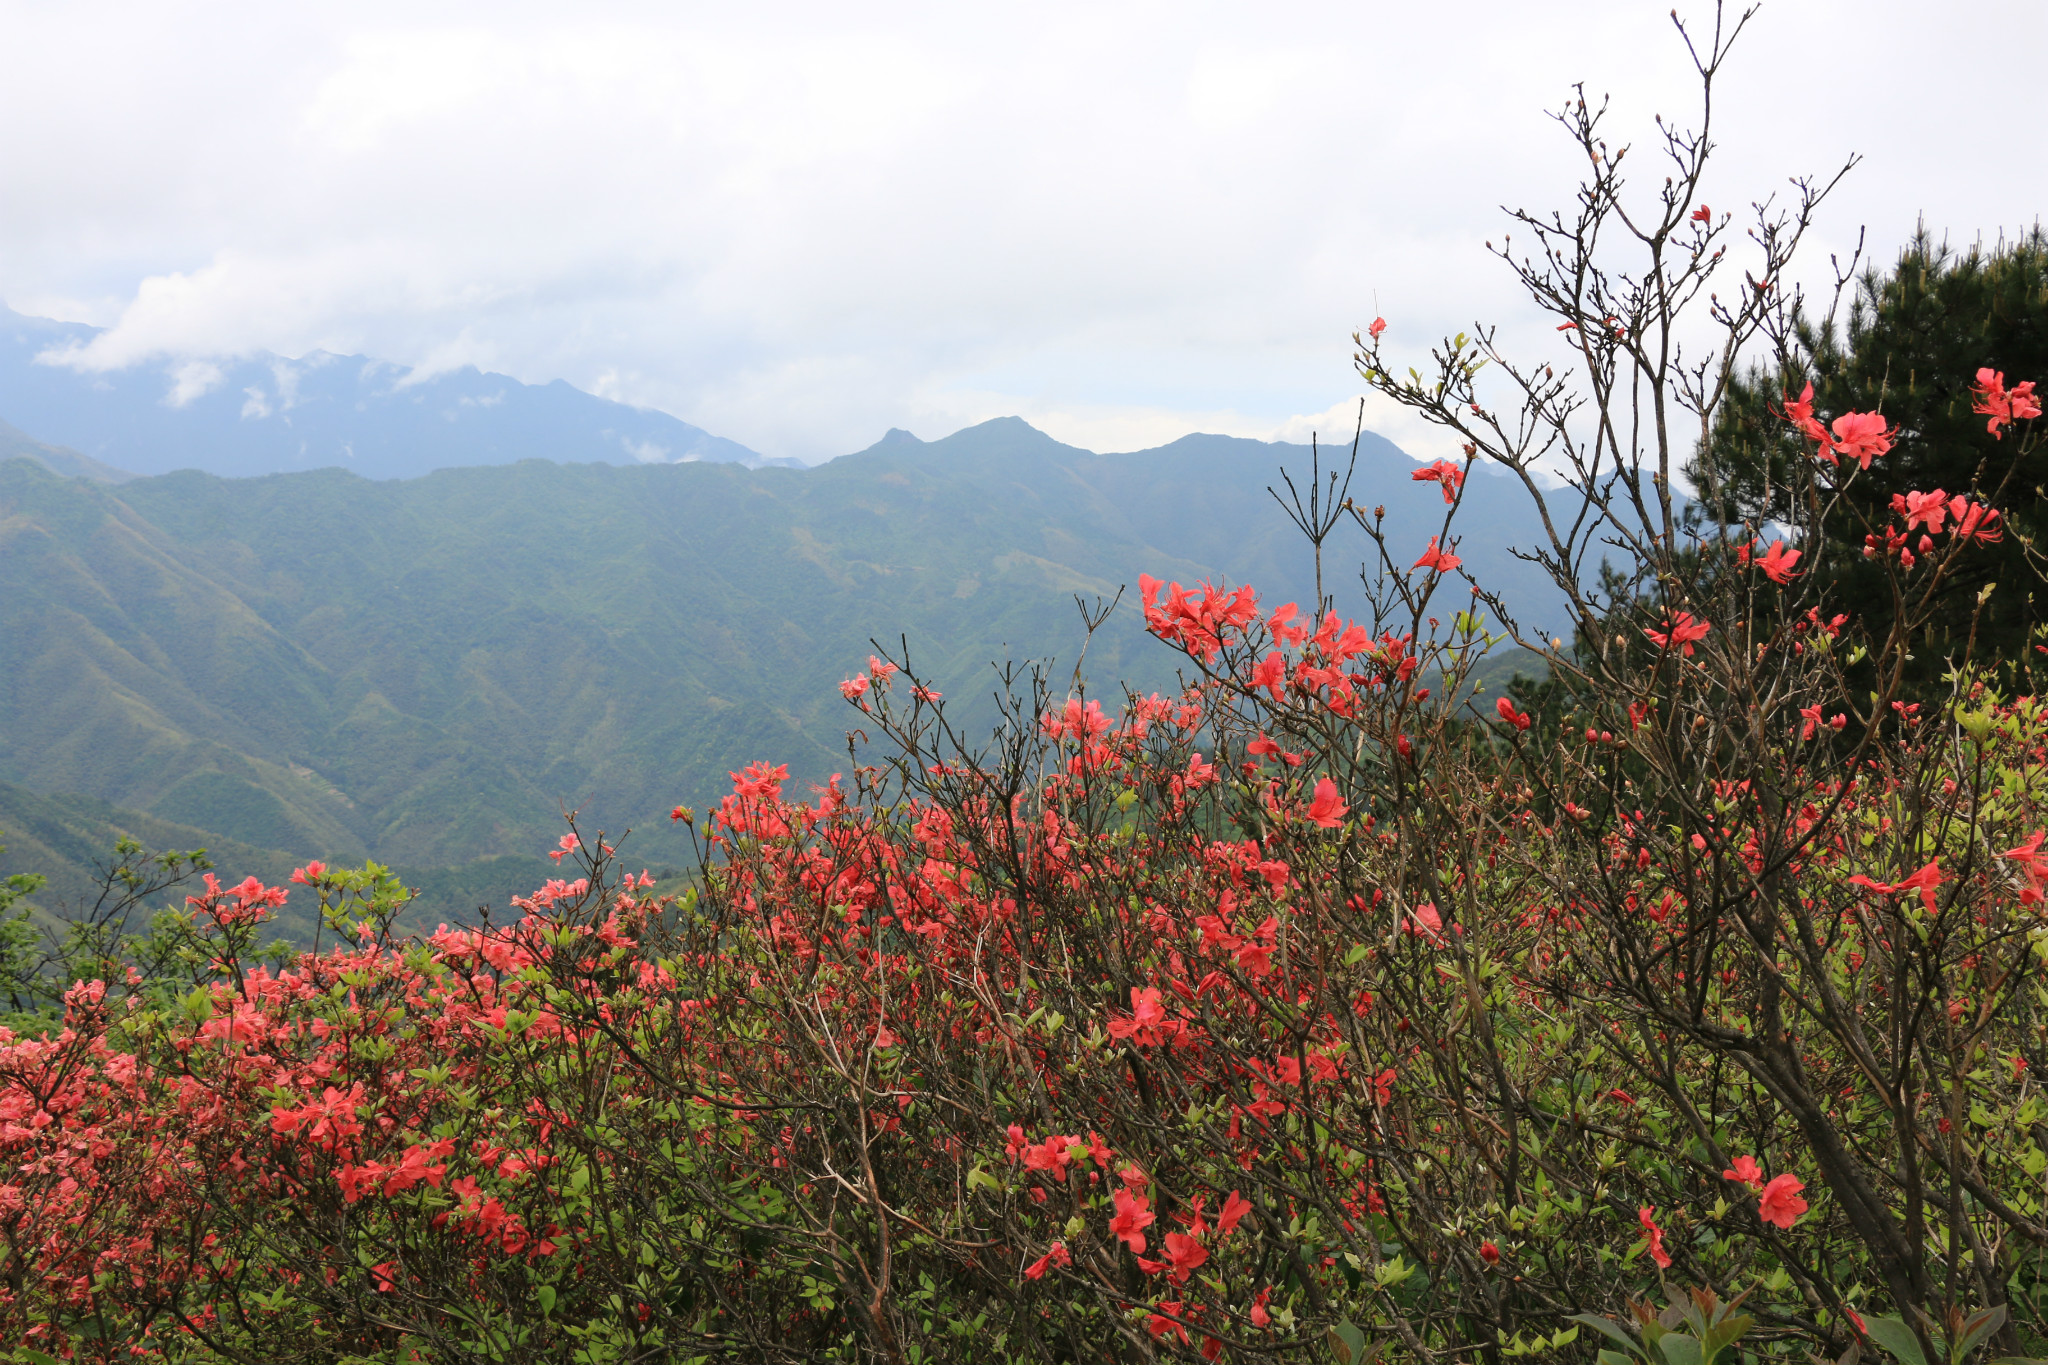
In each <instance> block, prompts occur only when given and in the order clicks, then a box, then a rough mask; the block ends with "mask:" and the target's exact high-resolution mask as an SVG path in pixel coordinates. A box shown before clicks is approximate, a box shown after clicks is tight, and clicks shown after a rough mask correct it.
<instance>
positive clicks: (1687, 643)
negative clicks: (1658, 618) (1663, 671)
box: [1643, 611, 1713, 656]
mask: <svg viewBox="0 0 2048 1365" xmlns="http://www.w3.org/2000/svg"><path fill="white" fill-rule="evenodd" d="M1712 628H1713V627H1712V625H1711V624H1710V623H1709V622H1706V621H1701V620H1696V619H1694V617H1693V614H1692V613H1691V612H1689V611H1681V612H1679V613H1678V614H1677V615H1676V616H1667V617H1665V619H1664V629H1662V630H1645V631H1644V632H1643V634H1645V635H1647V636H1649V637H1650V640H1651V641H1652V643H1654V644H1655V645H1656V646H1657V647H1658V648H1659V649H1671V648H1673V647H1674V646H1675V647H1678V648H1681V649H1683V650H1684V651H1685V653H1686V654H1687V655H1688V656H1690V655H1691V654H1692V647H1693V644H1694V642H1695V641H1699V640H1704V639H1706V638H1707V632H1708V631H1709V630H1711V629H1712Z"/></svg>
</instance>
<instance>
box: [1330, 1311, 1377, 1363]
mask: <svg viewBox="0 0 2048 1365" xmlns="http://www.w3.org/2000/svg"><path fill="white" fill-rule="evenodd" d="M1330 1354H1332V1355H1334V1356H1335V1357H1336V1358H1337V1365H1365V1362H1366V1360H1367V1359H1368V1358H1369V1357H1368V1356H1367V1355H1366V1350H1365V1333H1363V1332H1361V1331H1359V1330H1358V1329H1357V1328H1356V1327H1354V1326H1352V1325H1351V1321H1350V1319H1348V1318H1340V1319H1338V1320H1337V1321H1336V1322H1335V1323H1334V1324H1332V1325H1331V1327H1330Z"/></svg>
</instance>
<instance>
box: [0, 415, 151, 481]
mask: <svg viewBox="0 0 2048 1365" xmlns="http://www.w3.org/2000/svg"><path fill="white" fill-rule="evenodd" d="M13 459H29V460H34V461H35V462H36V463H37V464H39V465H41V466H42V467H43V468H45V469H47V470H49V471H50V472H51V473H53V474H61V475H63V476H64V477H65V478H67V479H91V480H93V481H94V482H95V483H126V482H128V480H130V479H132V478H134V477H135V475H133V474H131V473H129V472H128V471H127V470H125V469H116V468H114V467H113V466H112V465H109V464H101V463H100V462H99V461H98V460H95V459H93V458H92V456H90V455H81V454H79V453H78V452H77V451H75V450H66V449H65V448H64V447H63V446H53V445H50V444H48V443H47V442H44V441H38V440H37V439H36V438H35V437H33V436H31V435H29V434H28V433H27V432H25V431H21V430H18V429H16V428H14V427H11V426H9V425H8V424H7V423H5V422H0V460H13Z"/></svg>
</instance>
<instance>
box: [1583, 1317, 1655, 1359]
mask: <svg viewBox="0 0 2048 1365" xmlns="http://www.w3.org/2000/svg"><path fill="white" fill-rule="evenodd" d="M1565 1321H1566V1322H1582V1323H1584V1324H1585V1325H1586V1326H1588V1327H1590V1328H1592V1329H1593V1330H1594V1331H1596V1332H1598V1333H1600V1334H1601V1335H1602V1336H1604V1337H1606V1338H1608V1339H1609V1340H1610V1341H1615V1342H1619V1343H1620V1345H1621V1349H1622V1350H1624V1351H1627V1352H1628V1353H1629V1354H1630V1355H1638V1354H1640V1352H1639V1351H1638V1349H1637V1347H1636V1339H1635V1338H1634V1337H1632V1336H1630V1335H1629V1334H1628V1329H1627V1328H1625V1327H1623V1326H1622V1325H1621V1324H1620V1323H1618V1322H1616V1321H1615V1320H1614V1319H1613V1318H1603V1317H1600V1316H1599V1315H1598V1314H1595V1313H1574V1314H1572V1315H1571V1316H1570V1317H1568V1318H1566V1319H1565Z"/></svg>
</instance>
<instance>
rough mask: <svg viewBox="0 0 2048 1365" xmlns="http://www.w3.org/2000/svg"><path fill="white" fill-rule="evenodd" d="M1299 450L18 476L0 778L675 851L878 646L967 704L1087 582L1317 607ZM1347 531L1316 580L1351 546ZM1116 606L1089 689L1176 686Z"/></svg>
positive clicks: (1187, 444) (1250, 447) (1393, 468)
mask: <svg viewBox="0 0 2048 1365" xmlns="http://www.w3.org/2000/svg"><path fill="white" fill-rule="evenodd" d="M1283 461H1284V462H1285V463H1286V464H1287V466H1288V467H1289V468H1290V469H1291V470H1293V471H1295V472H1297V474H1299V473H1304V472H1305V471H1306V469H1307V466H1308V451H1307V450H1306V449H1303V448H1299V447H1288V446H1275V445H1265V444H1261V443H1258V442H1252V441H1242V440H1233V439H1229V438H1224V437H1214V436H1192V437H1188V438H1185V439H1183V440H1181V441H1178V442H1175V443H1174V444H1172V445H1169V446H1166V447H1162V448H1160V449H1157V450H1151V451H1145V452H1140V453H1136V454H1128V455H1111V456H1101V455H1094V454H1091V453H1089V452H1086V451H1082V450H1078V449H1075V448H1073V447H1069V446H1064V445H1061V444H1059V443H1057V442H1055V441H1053V440H1052V439H1051V438H1049V437H1047V436H1045V435H1044V434H1042V433H1040V432H1038V431H1035V430H1033V429H1032V428H1030V427H1029V426H1027V425H1026V424H1024V423H1022V422H1020V421H1016V420H1014V419H1009V420H1003V421H997V422H991V423H987V424H985V425H983V426H980V427H976V428H971V429H969V430H967V431H964V432H961V433H958V434H956V435H955V436H952V437H949V438H947V439H945V440H942V441H936V442H930V443H926V442H921V441H918V440H917V439H916V438H914V437H911V436H909V435H908V434H907V433H900V432H899V433H892V434H891V435H890V437H888V438H886V439H885V440H883V441H882V442H880V443H878V444H877V445H876V446H874V447H873V448H871V449H869V450H867V451H865V452H862V453H861V454H859V455H854V456H848V457H846V458H843V459H840V460H837V461H834V462H832V463H830V464H829V465H825V466H821V467H819V468H817V469H813V470H790V469H761V470H748V469H745V468H742V467H740V466H738V465H736V464H712V463H696V464H686V465H660V466H639V467H609V466H604V465H558V464H552V463H543V462H538V461H529V462H525V463H522V464H518V465H515V466H510V467H496V468H475V469H460V470H443V471H439V472H437V473H434V474H432V475H429V476H427V477H425V478H421V479H415V480H409V481H390V482H372V481H369V480H366V479H362V478H359V477H357V476H354V475H352V474H349V473H346V472H343V471H340V470H322V471H314V472H309V473H304V474H294V475H280V476H272V477H266V478H256V479H242V480H230V479H221V478H216V477H213V476H210V475H203V474H197V473H191V472H186V473H180V474H173V475H168V476H164V477H158V478H145V479H137V480H134V481H132V482H129V483H127V484H124V485H121V486H119V487H113V486H107V485H104V484H95V483H91V482H88V481H85V480H77V479H73V480H67V479H62V478H58V477H56V476H55V475H54V474H52V473H50V472H49V471H48V470H46V469H45V468H42V467H40V466H38V465H36V464H33V463H30V462H28V461H26V460H15V461H12V462H9V463H6V464H4V465H0V638H4V639H5V640H6V641H7V642H8V649H7V653H8V656H9V664H8V667H7V668H6V669H5V670H4V671H0V781H8V782H12V783H16V784H18V785H20V786H21V787H24V788H28V789H31V790H33V791H36V792H39V793H78V794H82V795H84V796H88V797H91V798H94V799H97V800H101V801H106V802H111V803H113V804H114V805H115V806H118V807H122V808H125V809H128V810H132V811H135V812H140V813H144V814H147V815H149V816H151V817H153V818H156V819H159V820H164V821H170V822H174V823H176V824H179V825H182V826H185V827H187V828H190V829H195V830H199V831H204V832H206V833H207V834H209V835H210V836H212V837H214V838H216V839H229V840H235V841H239V842H241V843H243V844H246V845H248V846H251V847H252V848H257V849H268V850H276V851H279V852H281V853H284V854H288V855H290V856H292V857H299V858H305V857H315V856H317V857H326V858H331V859H361V858H363V857H366V856H367V857H375V858H377V859H379V860H382V861H385V862H388V863H394V864H398V865H402V866H407V867H412V868H439V867H453V866H456V865H462V864H468V863H472V862H474V861H476V860H479V859H488V858H493V857H499V856H514V855H516V856H521V857H525V858H531V857H533V856H535V854H536V852H537V851H538V850H539V849H540V848H542V847H543V846H544V845H545V844H546V842H547V841H549V840H551V839H552V837H553V834H552V831H553V830H554V829H555V828H556V827H557V822H558V819H559V813H560V811H561V810H562V809H563V808H564V807H576V806H582V807H583V808H584V809H585V810H586V812H587V814H588V816H589V818H590V820H591V821H592V822H593V825H594V826H595V825H601V826H603V827H605V828H608V829H612V830H618V829H621V828H625V827H628V826H631V827H634V828H636V829H638V830H640V831H642V834H641V836H640V842H638V843H636V845H635V853H634V855H633V856H636V857H639V858H640V859H642V860H643V861H656V862H658V861H659V860H660V859H661V858H662V857H664V856H667V854H668V852H669V850H668V845H667V843H666V842H664V841H665V840H666V839H667V838H668V837H669V836H667V835H666V834H665V833H664V832H663V829H662V827H663V826H664V825H665V824H666V821H665V820H664V819H663V817H664V815H665V813H666V811H667V810H668V808H669V806H670V805H672V804H673V803H675V802H677V801H682V800H702V799H704V798H705V797H707V796H709V795H710V794H711V793H713V792H714V791H715V790H718V789H721V788H722V787H723V786H724V785H725V783H726V776H725V775H726V773H727V772H728V771H729V770H731V769H735V768H738V767H741V766H742V765H744V764H745V763H747V762H750V761H752V760H755V759H760V758H767V757H773V758H775V759H777V760H778V761H785V762H788V763H789V764H790V765H791V768H792V773H793V776H794V777H796V778H799V779H806V778H808V779H816V778H821V777H823V776H824V775H826V774H828V773H830V772H832V771H835V770H839V769H843V768H845V767H846V766H847V761H846V753H845V740H846V731H847V728H848V722H849V719H850V717H851V713H850V712H848V711H847V709H846V708H845V706H844V703H843V702H842V701H841V699H840V697H839V695H838V692H837V690H836V686H835V685H836V683H837V682H838V681H839V680H840V679H842V678H844V677H846V676H847V675H848V674H849V673H850V672H852V671H855V670H857V669H858V668H859V667H860V666H862V665H863V664H864V663H865V661H866V658H867V655H868V653H869V652H870V644H869V642H870V639H871V637H877V636H880V637H884V638H887V639H890V640H891V641H892V642H893V641H894V640H895V639H896V637H897V636H898V635H899V634H900V635H903V636H907V638H908V641H909V644H910V648H911V649H912V651H913V652H914V654H915V656H916V657H917V659H918V661H919V663H920V666H921V667H922V668H924V669H926V670H927V671H928V672H929V673H930V674H931V675H932V676H934V677H935V678H936V679H937V680H938V681H939V682H940V683H941V685H942V686H943V688H944V690H945V691H946V692H947V693H948V694H949V697H950V698H951V704H953V705H955V706H956V707H958V708H959V714H961V715H962V716H963V717H964V718H965V719H966V720H967V721H968V722H969V723H970V724H973V723H979V722H980V721H981V720H983V719H984V718H986V717H987V716H989V714H990V711H989V708H988V705H987V702H986V700H985V699H986V697H987V694H988V693H989V691H990V689H991V687H992V685H993V679H994V675H993V673H992V671H991V669H990V664H991V662H992V661H996V660H1001V659H1005V658H1007V659H1012V660H1023V659H1027V658H1043V657H1046V656H1058V657H1060V658H1061V659H1062V660H1065V661H1066V662H1067V663H1068V664H1070V663H1071V660H1072V657H1073V654H1074V652H1075V651H1076V649H1077V648H1078V646H1079V644H1080V640H1081V628H1080V620H1079V616H1078V615H1077V613H1076V612H1075V609H1074V607H1073V605H1072V602H1071V600H1070V597H1071V594H1073V593H1081V594H1086V595H1089V596H1091V597H1093V596H1100V597H1104V598H1113V597H1114V596H1115V595H1116V593H1117V591H1118V589H1119V587H1120V586H1123V585H1135V583H1136V580H1137V575H1138V574H1139V573H1140V572H1141V571H1143V572H1150V573H1153V574H1155V575H1160V576H1167V577H1175V578H1179V579H1182V580H1183V581H1193V580H1195V579H1199V578H1203V577H1211V576H1213V577H1217V578H1219V579H1221V578H1227V579H1229V580H1231V581H1233V582H1238V581H1246V580H1252V581H1256V582H1258V583H1259V584H1260V585H1261V586H1262V587H1264V588H1265V589H1267V590H1268V592H1269V593H1277V594H1279V595H1281V596H1282V597H1284V596H1288V595H1292V596H1297V597H1301V598H1303V599H1304V600H1306V598H1307V597H1308V596H1309V595H1310V594H1311V593H1312V592H1313V588H1312V578H1311V561H1310V559H1309V557H1308V554H1307V552H1306V551H1305V550H1304V549H1302V548H1301V546H1300V545H1299V542H1298V538H1297V537H1296V536H1295V534H1294V533H1293V531H1292V530H1291V528H1290V527H1289V526H1288V524H1287V522H1286V519H1285V517H1284V516H1283V515H1282V513H1281V512H1280V510H1279V508H1278V507H1277V506H1276V505H1275V503H1274V502H1273V500H1272V499H1271V498H1270V497H1269V496H1268V495H1267V493H1266V487H1267V485H1268V484H1272V483H1277V482H1278V473H1279V469H1280V466H1281V464H1282V462H1283ZM1415 468H1416V466H1415V464H1414V463H1413V461H1411V460H1409V459H1408V458H1407V457H1405V456H1403V455H1402V454H1401V453H1400V452H1399V451H1397V450H1396V449H1395V448H1394V447H1392V446H1391V445H1389V444H1388V443H1386V442H1384V441H1381V440H1379V439H1377V438H1375V437H1371V436H1368V437H1366V438H1365V440H1364V443H1363V447H1362V452H1361V459H1360V467H1359V473H1358V478H1357V482H1356V484H1355V485H1354V490H1353V491H1354V496H1356V497H1357V498H1358V499H1359V500H1360V501H1361V502H1364V501H1368V500H1380V501H1384V502H1386V503H1387V504H1389V506H1390V509H1391V520H1390V523H1389V524H1390V525H1393V526H1396V527H1398V528H1399V541H1400V545H1401V553H1402V554H1404V555H1407V556H1409V557H1412V555H1413V554H1414V553H1418V552H1419V551H1420V549H1421V547H1422V545H1423V544H1424V543H1425V542H1426V541H1427V539H1428V536H1429V535H1430V534H1432V533H1433V532H1434V531H1435V529H1436V526H1437V521H1438V518H1439V517H1440V515H1441V512H1442V511H1443V506H1442V503H1441V500H1440V499H1439V498H1438V496H1437V490H1436V488H1435V487H1434V486H1431V485H1417V484H1415V483H1414V482H1413V481H1412V479H1411V477H1410V476H1411V475H1412V473H1413V471H1414V469H1415ZM1512 502H1513V495H1512V493H1511V491H1510V490H1509V489H1508V487H1507V486H1506V483H1505V481H1504V480H1499V479H1492V478H1483V477H1475V478H1474V480H1473V481H1472V483H1471V485H1470V487H1469V491H1468V493H1467V497H1466V504H1467V505H1466V510H1465V512H1464V514H1463V516H1464V519H1465V520H1466V522H1467V523H1468V524H1470V525H1471V526H1472V527H1473V529H1472V530H1471V531H1469V532H1467V533H1466V538H1465V546H1464V553H1465V555H1466V558H1467V559H1468V560H1469V561H1470V562H1471V563H1472V564H1473V565H1474V566H1475V567H1476V568H1477V569H1478V570H1479V571H1480V572H1481V573H1483V574H1485V575H1486V576H1487V577H1489V578H1490V579H1491V580H1492V581H1496V582H1500V581H1512V580H1513V578H1514V575H1515V569H1514V564H1513V561H1512V560H1510V559H1509V558H1508V557H1507V554H1506V550H1505V545H1506V544H1507V543H1508V542H1509V541H1510V540H1512V539H1513V538H1514V536H1513V533H1512V528H1513V526H1514V525H1515V523H1513V522H1511V521H1510V520H1509V519H1508V514H1507V512H1506V511H1505V510H1504V509H1505V508H1506V507H1508V506H1511V505H1512ZM1339 537H1340V538H1339V539H1338V540H1336V541H1333V542H1332V544H1333V549H1332V555H1331V559H1330V562H1329V566H1328V567H1329V570H1330V573H1331V577H1332V580H1333V584H1334V583H1337V582H1339V581H1340V580H1341V579H1343V578H1344V577H1346V576H1347V575H1352V574H1355V572H1356V567H1357V563H1358V560H1359V558H1360V556H1361V555H1362V554H1364V553H1365V552H1366V551H1367V550H1368V549H1369V545H1368V543H1367V542H1366V541H1365V539H1364V537H1363V536H1361V535H1359V534H1358V533H1357V532H1356V531H1355V530H1354V531H1352V532H1351V534H1350V535H1349V537H1348V538H1344V536H1343V533H1342V532H1340V533H1339ZM1354 581H1355V580H1354ZM1134 595H1135V588H1134V586H1133V590H1132V593H1131V595H1130V596H1127V599H1126V608H1125V609H1124V610H1123V611H1121V612H1119V613H1118V614H1117V615H1116V616H1115V617H1114V618H1113V619H1112V621H1111V623H1110V625H1109V626H1108V627H1107V628H1106V629H1105V630H1104V631H1103V632H1101V633H1100V634H1099V635H1098V636H1097V638H1096V640H1095V643H1094V645H1093V646H1092V649H1091V653H1090V655H1089V660H1088V673H1089V675H1090V676H1092V677H1095V678H1099V679H1111V678H1120V679H1125V680H1128V681H1130V682H1133V683H1135V684H1139V685H1142V686H1146V687H1160V686H1165V685H1167V684H1168V683H1170V682H1171V681H1172V678H1173V672H1174V667H1173V659H1172V656H1171V655H1170V654H1169V653H1168V652H1167V651H1165V650H1163V649H1161V648H1159V647H1158V646H1157V644H1156V643H1147V642H1145V641H1144V640H1143V637H1142V634H1141V632H1140V630H1139V623H1138V618H1137V614H1136V612H1135V611H1134V610H1132V609H1131V597H1134ZM1452 605H1453V607H1454V606H1455V605H1456V604H1455V603H1453V604H1452ZM1530 605H1531V608H1532V610H1540V599H1537V600H1532V601H1531V603H1530ZM0 828H4V825H0ZM10 864H12V865H18V863H17V862H16V860H15V859H14V858H12V856H10Z"/></svg>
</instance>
